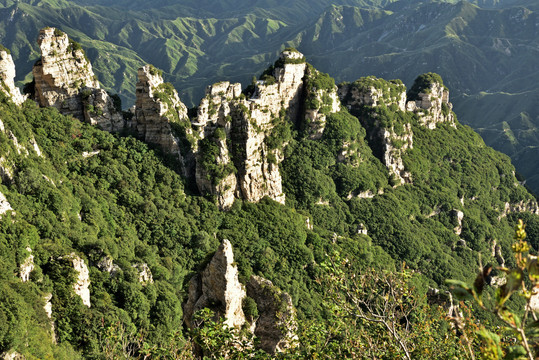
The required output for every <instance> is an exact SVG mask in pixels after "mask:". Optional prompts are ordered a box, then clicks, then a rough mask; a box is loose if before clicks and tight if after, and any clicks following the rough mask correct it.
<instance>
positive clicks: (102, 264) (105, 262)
mask: <svg viewBox="0 0 539 360" xmlns="http://www.w3.org/2000/svg"><path fill="white" fill-rule="evenodd" d="M97 268H98V269H99V270H101V271H105V272H108V273H109V274H110V275H112V276H114V275H116V274H117V273H118V272H119V271H120V270H121V269H120V267H119V266H118V265H116V264H115V263H114V261H113V259H112V257H110V256H109V255H107V256H104V257H103V258H102V259H101V260H99V262H98V263H97Z"/></svg>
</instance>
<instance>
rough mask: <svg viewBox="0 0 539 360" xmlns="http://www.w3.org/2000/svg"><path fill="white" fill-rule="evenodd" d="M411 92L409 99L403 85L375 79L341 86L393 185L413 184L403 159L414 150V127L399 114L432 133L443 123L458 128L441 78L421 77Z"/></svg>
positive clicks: (364, 79)
mask: <svg viewBox="0 0 539 360" xmlns="http://www.w3.org/2000/svg"><path fill="white" fill-rule="evenodd" d="M410 92H411V93H413V94H408V95H409V96H408V97H407V94H406V87H405V86H404V84H402V82H400V81H393V80H392V81H385V80H382V79H377V78H375V77H372V76H371V77H367V78H362V79H360V80H358V81H356V82H354V83H352V84H344V85H341V86H340V88H339V91H338V93H339V97H340V99H341V101H342V102H343V103H344V104H345V105H346V107H347V108H348V109H349V110H350V112H351V113H352V114H354V115H356V116H358V118H359V119H360V121H362V124H363V126H365V128H366V129H367V131H368V133H369V138H370V140H371V142H374V143H376V144H377V147H378V148H379V149H378V150H379V153H378V156H379V157H380V159H381V160H382V161H383V163H384V164H385V165H386V167H387V168H388V170H389V174H390V176H391V177H392V183H393V185H401V184H405V183H412V177H411V174H410V173H409V172H408V171H407V170H406V168H405V166H404V163H403V161H402V156H403V154H404V153H405V152H406V151H407V150H408V149H412V148H413V142H414V141H413V132H412V127H411V123H409V122H406V121H403V119H404V117H403V116H399V114H403V113H405V112H408V113H413V114H415V116H416V118H417V121H418V123H419V124H420V125H422V126H425V127H426V128H428V129H431V130H433V129H436V126H437V124H440V123H449V124H450V125H451V126H453V127H456V124H455V117H454V114H453V112H452V111H451V109H452V108H453V105H452V104H451V103H450V102H449V91H448V90H447V89H446V88H445V87H444V86H443V83H442V81H441V79H440V78H439V76H437V75H434V74H425V75H422V76H420V77H418V79H417V80H416V83H415V84H414V86H413V87H412V89H411V90H410Z"/></svg>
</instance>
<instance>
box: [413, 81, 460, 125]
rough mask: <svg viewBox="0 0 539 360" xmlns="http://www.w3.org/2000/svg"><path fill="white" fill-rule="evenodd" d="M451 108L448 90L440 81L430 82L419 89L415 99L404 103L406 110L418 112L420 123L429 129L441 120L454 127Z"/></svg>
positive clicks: (453, 116)
mask: <svg viewBox="0 0 539 360" xmlns="http://www.w3.org/2000/svg"><path fill="white" fill-rule="evenodd" d="M452 109H453V104H451V103H450V102H449V90H447V88H446V87H445V86H444V85H443V84H442V83H441V82H440V81H433V82H430V83H429V84H428V85H427V86H426V87H424V88H422V89H421V90H420V92H419V93H418V94H417V98H416V99H415V100H411V101H408V102H407V103H406V110H407V111H413V112H415V113H416V114H418V115H419V121H420V123H421V124H422V125H423V126H426V127H427V128H429V129H436V124H439V123H443V122H447V123H449V124H451V126H453V127H454V128H456V127H457V125H456V124H455V115H454V114H453V111H452Z"/></svg>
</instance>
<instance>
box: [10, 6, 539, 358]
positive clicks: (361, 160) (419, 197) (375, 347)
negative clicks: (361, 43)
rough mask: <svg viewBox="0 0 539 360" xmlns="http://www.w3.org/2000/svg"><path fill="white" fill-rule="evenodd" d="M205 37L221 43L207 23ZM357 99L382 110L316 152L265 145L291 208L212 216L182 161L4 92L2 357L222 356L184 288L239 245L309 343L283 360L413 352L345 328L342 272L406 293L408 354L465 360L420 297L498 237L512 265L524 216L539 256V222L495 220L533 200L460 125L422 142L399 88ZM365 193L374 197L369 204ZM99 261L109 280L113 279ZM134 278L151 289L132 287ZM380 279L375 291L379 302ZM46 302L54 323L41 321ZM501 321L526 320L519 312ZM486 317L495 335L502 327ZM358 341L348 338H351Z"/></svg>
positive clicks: (253, 206)
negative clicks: (387, 157) (85, 287)
mask: <svg viewBox="0 0 539 360" xmlns="http://www.w3.org/2000/svg"><path fill="white" fill-rule="evenodd" d="M375 13H376V14H379V12H377V11H375ZM205 31H209V32H211V31H217V30H215V29H214V30H211V27H210V23H208V24H207V27H206V29H205ZM311 71H312V70H311ZM312 74H316V75H312V78H310V79H309V81H310V82H309V84H310V87H311V88H315V89H324V88H325V89H329V90H333V87H334V80H333V79H332V78H330V77H329V76H328V75H326V74H319V73H316V72H314V71H312ZM251 76H252V74H251ZM251 76H248V78H251ZM425 79H427V80H425ZM428 79H439V76H436V75H433V74H429V75H427V76H423V77H420V81H418V86H425V85H429V84H430V83H429V81H430V80H428ZM436 81H441V80H436ZM351 86H356V87H368V86H373V87H375V88H376V89H378V90H380V91H381V93H382V95H383V96H382V99H383V100H386V101H381V102H380V104H379V105H377V106H374V107H371V106H359V107H354V108H351V113H349V112H348V111H347V110H345V109H343V110H341V111H340V112H337V113H332V114H329V113H328V116H327V121H326V125H325V130H324V131H323V134H322V136H321V138H320V139H317V140H313V139H310V138H309V137H308V136H307V134H306V133H304V129H306V128H307V127H306V126H305V124H303V123H302V122H301V121H299V120H298V122H297V123H294V122H293V121H292V120H293V119H288V120H285V124H284V125H285V128H286V129H288V130H289V131H283V133H286V134H287V135H286V139H285V140H286V141H278V140H279V139H276V140H275V144H274V145H272V146H277V147H282V149H281V150H282V152H283V154H284V161H283V163H282V168H281V174H282V176H283V183H284V192H285V194H286V198H287V201H286V205H282V204H279V203H277V202H275V201H272V200H270V199H269V198H264V199H262V201H260V202H259V203H249V202H246V201H241V200H236V202H235V203H234V204H233V206H232V208H231V209H230V211H227V212H224V211H219V210H218V209H217V206H216V205H215V204H214V202H213V200H212V198H211V197H209V198H205V197H202V196H200V195H198V194H197V193H194V192H192V191H190V190H189V189H191V188H193V186H190V185H191V184H187V183H185V182H186V180H185V179H183V178H182V177H181V176H180V175H179V167H178V165H179V164H178V163H177V162H176V160H175V159H173V158H171V157H169V156H165V155H163V154H161V153H160V152H159V151H157V150H155V149H152V148H150V147H149V146H148V145H147V144H144V143H142V142H141V141H138V140H136V139H134V138H132V137H129V136H119V135H111V134H109V133H106V132H103V131H100V130H98V129H97V128H94V127H91V126H90V125H88V124H84V123H81V122H79V121H78V120H75V119H73V118H72V117H65V116H62V115H60V114H59V113H58V112H57V111H56V110H55V109H54V108H42V109H40V108H38V107H37V106H36V104H35V103H33V102H32V101H26V103H24V104H23V106H22V107H21V108H18V107H17V106H15V105H14V104H13V103H12V102H11V101H10V100H9V99H7V98H6V97H5V96H4V95H3V93H2V92H0V113H1V114H2V119H1V121H2V131H0V159H1V162H0V165H1V168H2V175H3V176H2V183H1V184H0V192H1V194H3V195H4V196H5V198H6V200H7V202H9V204H10V207H11V208H12V211H11V210H7V211H6V212H5V213H4V214H2V215H1V219H0V279H1V281H0V296H1V300H2V301H1V302H0V320H1V321H0V353H2V352H4V351H8V350H11V349H13V350H15V351H17V352H20V353H22V354H24V355H26V356H27V357H28V358H32V357H36V358H47V357H48V358H65V359H73V358H77V357H84V358H96V359H97V358H118V357H126V358H129V357H133V358H143V357H144V355H148V354H149V355H148V356H152V357H155V358H160V356H162V357H163V358H170V357H172V356H173V355H174V356H176V355H178V354H179V355H178V356H177V357H176V358H182V357H181V356H180V355H181V354H184V355H185V357H183V358H189V357H187V355H186V354H191V355H190V356H191V357H192V352H191V345H192V344H193V343H196V344H198V345H199V346H203V348H204V349H213V350H212V351H214V353H212V354H211V356H212V357H216V356H217V355H216V354H220V353H219V350H216V349H218V346H219V345H220V344H221V345H222V344H223V343H225V344H227V343H226V332H225V333H224V334H223V327H222V326H220V325H216V327H215V328H212V324H213V323H212V322H211V321H210V319H206V322H205V324H204V325H205V326H206V328H204V329H208V330H203V331H213V332H206V333H204V332H196V331H188V330H187V329H185V328H183V327H182V312H183V311H182V304H183V303H184V302H185V300H186V298H187V292H188V287H189V285H188V281H189V279H190V278H191V276H192V275H193V274H194V273H195V272H197V271H199V270H201V269H202V268H203V266H204V265H205V264H207V262H208V260H209V257H210V256H211V255H212V254H213V253H214V252H215V250H216V249H217V247H218V245H219V243H220V242H221V241H222V240H224V239H229V240H230V242H231V243H232V245H233V247H234V252H235V264H237V266H238V268H239V271H240V278H241V279H242V280H243V281H245V279H248V278H249V276H250V275H253V274H254V275H259V276H263V277H264V278H266V279H269V280H271V281H272V282H273V283H274V284H275V285H276V286H278V287H279V288H280V289H282V290H284V291H286V292H288V293H289V294H290V296H291V299H292V303H293V305H294V306H295V307H296V308H297V312H298V315H297V316H298V321H299V323H300V325H299V329H300V330H299V331H298V333H299V335H298V339H299V341H300V344H298V347H297V349H292V350H290V351H285V352H283V353H282V355H279V356H281V357H282V358H309V357H311V356H312V357H323V358H339V357H344V358H348V357H354V356H355V355H354V354H357V351H362V350H361V349H370V350H369V351H371V352H372V353H373V354H374V353H375V351H379V353H378V355H380V354H384V353H386V354H395V357H397V358H398V357H400V356H401V355H402V354H403V353H402V351H403V350H402V349H401V347H399V344H398V342H396V341H395V338H394V337H392V336H391V335H390V333H389V332H387V330H386V329H385V328H383V327H380V326H378V325H377V324H376V323H374V325H373V324H371V323H370V322H361V321H359V322H358V320H357V319H354V318H352V319H351V320H347V319H348V318H347V317H344V315H343V316H341V315H339V311H345V310H346V308H345V307H344V305H342V303H341V305H340V306H341V307H339V306H337V305H336V303H335V300H334V299H331V298H330V297H328V296H330V294H331V292H330V290H331V289H333V287H332V286H334V285H335V284H336V280H335V277H338V276H343V274H345V273H344V272H343V271H346V274H347V276H348V275H349V276H351V277H350V279H354V278H356V276H357V277H358V278H361V279H363V277H360V274H371V275H372V274H389V275H387V276H393V275H391V274H394V275H395V276H397V278H398V279H402V280H399V281H403V283H402V284H404V285H400V288H399V289H400V290H399V291H400V294H401V295H400V296H401V297H400V299H401V301H403V302H402V308H403V309H404V308H410V309H411V310H410V311H411V312H410V313H409V314H408V315H406V316H409V318H410V321H411V329H412V330H409V328H408V324H406V325H398V328H399V332H400V331H402V332H403V334H406V336H408V338H407V341H409V344H410V347H411V348H413V351H414V354H415V355H414V357H417V358H422V357H428V356H430V355H429V354H431V353H432V352H433V351H437V352H439V353H440V354H441V355H440V358H447V359H452V358H454V356H458V355H459V354H460V355H462V353H463V352H464V351H467V350H466V349H465V346H464V345H462V343H461V342H459V341H460V340H459V338H458V336H456V335H455V334H454V333H453V332H452V331H451V330H450V329H451V328H450V324H449V323H448V321H447V320H446V318H445V316H444V315H441V312H442V311H443V310H441V309H440V308H438V307H437V306H435V305H429V304H428V303H427V302H426V300H425V295H426V293H427V289H428V288H429V287H434V288H442V289H446V285H445V283H444V281H445V280H446V279H448V278H453V279H459V280H465V281H468V282H471V281H473V279H474V278H475V273H476V269H477V267H478V265H479V260H478V259H479V256H481V259H482V260H481V261H483V262H485V263H487V262H488V263H493V264H495V263H496V262H497V261H498V260H497V258H496V255H495V254H493V252H492V247H493V243H494V241H496V244H498V246H499V247H500V249H501V251H502V252H503V254H505V264H506V265H507V266H514V265H515V264H516V263H515V260H514V259H513V257H512V256H511V255H510V254H511V244H512V242H513V240H512V236H513V227H514V225H515V223H516V220H517V218H518V217H519V216H524V217H525V218H526V222H527V224H528V232H529V233H530V234H531V235H532V236H530V244H531V246H532V247H533V248H534V249H537V248H538V246H539V243H538V238H537V237H536V236H535V235H536V234H537V226H538V225H539V217H538V216H537V215H533V214H531V213H528V212H524V213H522V214H517V213H509V214H507V216H504V214H502V211H503V210H504V208H505V207H506V203H507V204H512V205H513V204H529V203H530V202H531V201H532V200H533V197H532V196H531V195H530V194H529V193H528V192H527V190H526V189H525V188H524V187H523V186H521V185H519V184H518V183H517V179H516V178H515V176H514V174H513V172H514V168H513V166H512V165H511V163H510V160H509V158H508V157H507V156H506V155H503V154H501V153H499V152H496V151H495V150H493V149H491V148H489V147H487V146H485V144H484V142H483V141H482V139H481V138H480V137H479V135H477V134H476V133H475V132H474V131H473V130H472V129H471V128H469V127H468V126H464V125H461V124H459V123H458V122H456V123H455V124H454V126H453V124H452V123H449V122H448V123H439V124H437V126H436V128H435V129H428V128H426V127H425V126H424V124H421V123H420V119H419V116H418V115H416V114H414V113H412V112H409V111H408V112H405V111H402V110H399V109H398V107H397V106H396V105H395V104H391V101H390V97H391V96H393V95H394V93H395V91H397V88H398V87H402V84H401V83H400V82H398V81H391V82H389V81H385V80H382V79H376V78H373V77H371V78H364V79H360V80H358V81H356V82H354V83H353V84H352V85H351ZM440 86H442V87H443V84H440ZM302 101H304V103H303V104H302V105H301V108H303V109H306V108H307V106H314V105H313V101H312V99H311V101H310V102H309V103H307V102H306V101H307V99H303V100H302ZM324 101H325V100H324ZM445 115H450V111H449V108H446V114H445ZM300 118H301V119H304V117H303V114H302V116H301V117H300ZM285 119H286V118H285ZM377 126H383V127H385V128H386V129H391V131H394V132H396V133H398V134H401V135H402V134H403V133H406V131H407V130H405V129H410V131H412V132H413V135H414V140H413V148H410V149H408V150H407V151H406V152H404V153H403V162H404V164H405V166H406V169H407V170H408V171H409V172H410V174H411V177H412V179H413V182H411V183H407V184H404V185H400V186H396V184H397V183H396V180H395V179H394V178H393V177H392V176H390V175H389V173H388V170H387V168H386V167H385V165H383V160H382V159H381V156H380V146H381V144H380V143H377V141H376V134H377V131H375V129H376V127H377ZM283 136H284V135H283ZM281 140H282V139H281ZM399 141H400V140H399V139H393V142H392V146H394V147H396V148H399V147H402V146H403V144H400V143H399ZM34 143H35V144H37V145H33V144H34ZM36 146H37V148H38V149H39V151H37V150H36ZM343 157H344V159H342V158H343ZM360 191H371V192H373V194H372V196H359V195H358V193H359V192H360ZM459 211H460V212H462V213H463V219H462V223H461V224H460V225H459V220H458V216H457V215H456V214H457V213H458V212H459ZM307 220H309V224H312V225H313V226H312V228H311V227H310V226H309V225H308V223H307ZM459 226H461V230H460V234H459V235H457V232H456V230H455V228H456V227H459ZM28 249H31V252H30V250H28ZM30 254H31V255H32V256H33V263H34V269H33V271H32V272H31V275H30V278H29V281H27V282H22V281H21V278H20V275H19V273H20V269H21V265H23V264H25V263H26V260H27V259H28V257H29V255H30ZM338 254H343V256H346V262H345V263H344V264H347V265H345V268H344V269H345V270H342V268H341V267H340V265H339V264H337V265H335V264H334V265H331V263H330V262H329V261H330V260H331V259H339V257H338V256H339V255H338ZM479 254H481V255H479ZM73 257H77V258H80V259H82V260H83V261H84V263H85V264H87V266H88V269H89V280H90V282H91V286H90V290H89V293H90V297H91V306H90V307H89V306H87V305H86V306H85V304H84V303H83V301H82V300H81V298H80V297H79V296H74V294H73V290H72V286H73V283H74V281H75V276H76V272H75V271H74V270H73V266H72V265H71V261H72V260H71V259H73ZM105 260H110V262H111V264H112V265H114V266H116V268H114V266H113V267H112V268H110V269H109V270H106V269H107V267H104V265H103V262H104V261H105ZM337 261H340V260H337ZM404 263H405V264H406V266H407V267H408V268H409V269H410V270H404V269H403V266H404V265H401V264H404ZM142 264H145V266H147V267H148V269H149V270H150V271H151V274H152V279H153V280H152V282H149V281H145V282H143V281H141V280H140V275H139V273H138V272H137V269H139V268H140V267H141V266H142ZM328 264H330V265H328ZM332 266H337V269H336V270H332V269H333V268H332ZM373 269H376V271H375V270H373ZM412 270H413V271H415V275H412V273H411V272H410V273H409V271H412ZM332 271H333V272H332ZM339 271H340V272H339ZM399 274H400V275H399ZM402 274H404V275H402ZM407 274H408V275H407ZM380 276H382V275H380ZM324 279H326V280H324ZM328 279H329V280H330V282H329V285H327V286H326V285H324V281H328ZM383 279H386V278H385V277H383V276H382V278H381V279H380V280H371V282H370V283H369V284H370V285H369V286H373V287H372V290H371V291H372V292H373V293H374V292H377V291H379V290H380V287H379V286H375V284H377V282H376V281H383ZM331 284H333V285H331ZM365 289H370V288H365V287H364V288H363V290H362V291H366V290H365ZM48 294H50V296H51V306H52V318H51V319H48V318H47V314H46V312H45V310H44V308H43V306H44V305H45V302H46V298H48ZM336 294H337V295H336V296H342V294H343V293H342V289H340V290H339V291H337V292H336ZM339 294H340V295H339ZM344 294H346V292H345V293H344ZM345 298H346V297H345ZM412 300H413V301H412ZM416 300H417V301H416ZM412 303H413V306H412V305H409V304H412ZM509 307H510V308H514V309H522V308H523V307H522V301H521V300H517V301H516V302H511V303H510V305H509ZM504 309H505V308H504ZM406 319H408V317H406ZM483 320H484V319H483ZM51 321H53V322H54V330H52V331H51ZM489 321H494V322H493V326H492V328H491V329H492V331H498V330H496V327H495V326H497V325H498V323H496V322H495V320H492V319H491V320H489ZM395 326H397V325H395ZM425 331H427V333H428V334H429V336H428V337H425V334H426V333H425ZM52 333H54V334H56V335H55V336H56V340H57V344H56V345H55V344H53V342H52V341H51V340H50V339H51V335H52ZM316 334H317V335H316ZM469 334H470V335H472V334H475V333H473V332H471V331H470V332H469ZM315 335H316V336H315ZM220 336H223V337H220ZM349 336H351V337H352V338H353V339H355V342H353V343H350V342H348V341H346V340H345V339H347V338H348V337H349ZM474 336H475V337H476V340H474V344H473V351H474V352H475V353H476V354H477V355H479V354H480V353H482V351H483V349H485V345H484V344H483V343H482V342H481V341H480V338H479V337H478V336H476V335H474ZM326 337H327V338H326ZM432 339H437V341H432ZM210 340H211V342H210V345H208V344H206V343H204V341H210ZM123 345H125V347H122V346H123ZM227 348H228V349H229V350H230V349H238V348H237V347H234V346H232V345H227V346H225V347H223V349H227ZM182 349H183V350H182ZM239 349H240V352H241V350H243V349H241V347H240V348H239ZM130 351H131V353H130ZM182 351H183V352H182ZM180 352H181V354H180ZM238 356H239V355H238ZM242 356H244V355H242ZM253 356H254V355H253ZM256 356H257V358H270V356H269V355H267V354H265V353H258V354H257V355H256ZM373 356H374V355H373ZM402 356H404V355H402Z"/></svg>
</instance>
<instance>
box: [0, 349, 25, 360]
mask: <svg viewBox="0 0 539 360" xmlns="http://www.w3.org/2000/svg"><path fill="white" fill-rule="evenodd" d="M0 357H1V358H2V359H3V360H26V357H25V356H24V355H22V354H21V353H19V352H17V351H15V350H10V351H7V352H5V353H3V354H1V355H0Z"/></svg>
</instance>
